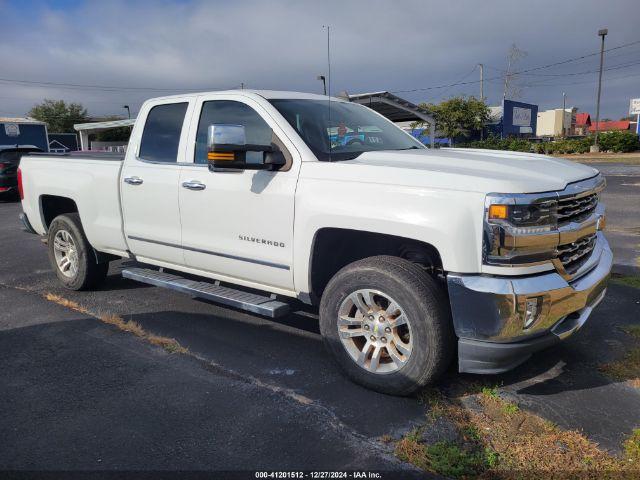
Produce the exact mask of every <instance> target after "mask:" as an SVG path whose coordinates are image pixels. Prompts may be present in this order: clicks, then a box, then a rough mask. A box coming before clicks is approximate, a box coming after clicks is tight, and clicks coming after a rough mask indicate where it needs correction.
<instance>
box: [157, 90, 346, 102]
mask: <svg viewBox="0 0 640 480" xmlns="http://www.w3.org/2000/svg"><path fill="white" fill-rule="evenodd" d="M210 93H234V94H242V95H248V96H252V95H257V96H260V97H262V98H266V99H268V100H271V99H276V98H278V99H283V98H291V99H306V100H326V99H327V98H328V97H327V96H326V95H318V94H316V93H306V92H289V91H279V90H251V89H246V88H245V89H242V90H239V89H238V90H211V91H208V92H193V93H191V92H189V93H185V94H180V95H168V96H166V97H155V98H154V100H158V99H165V98H184V97H196V96H198V95H207V94H210ZM331 100H332V101H333V100H335V101H336V102H344V101H345V100H344V99H341V98H337V97H331Z"/></svg>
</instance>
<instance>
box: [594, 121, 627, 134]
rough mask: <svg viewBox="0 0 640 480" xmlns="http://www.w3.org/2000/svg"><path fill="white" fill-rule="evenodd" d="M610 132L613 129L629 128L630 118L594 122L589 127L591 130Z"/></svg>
mask: <svg viewBox="0 0 640 480" xmlns="http://www.w3.org/2000/svg"><path fill="white" fill-rule="evenodd" d="M596 129H597V130H598V131H599V132H610V131H613V130H629V120H618V121H613V122H597V123H596V122H593V123H592V124H591V126H590V127H589V131H590V132H595V131H596Z"/></svg>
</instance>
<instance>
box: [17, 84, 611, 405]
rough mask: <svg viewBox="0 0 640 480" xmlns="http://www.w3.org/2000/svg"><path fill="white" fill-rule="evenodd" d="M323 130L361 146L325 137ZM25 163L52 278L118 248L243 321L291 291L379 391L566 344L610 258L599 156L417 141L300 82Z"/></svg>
mask: <svg viewBox="0 0 640 480" xmlns="http://www.w3.org/2000/svg"><path fill="white" fill-rule="evenodd" d="M336 125H344V127H345V128H346V129H348V131H352V132H363V135H364V141H362V142H352V143H350V144H347V143H344V142H335V141H333V139H332V138H331V137H332V135H334V131H335V126H336ZM341 128H342V127H341ZM20 172H21V192H22V207H23V212H24V213H23V214H22V220H23V222H24V225H25V228H26V229H27V230H30V231H32V232H35V233H37V234H38V235H42V236H47V238H48V249H49V258H50V259H51V264H52V266H53V268H54V270H55V272H56V274H57V276H58V278H59V280H60V282H61V283H62V284H63V285H65V286H66V287H68V288H70V289H74V290H82V289H91V288H96V287H98V286H99V285H100V283H101V282H102V281H103V280H104V279H105V276H106V275H107V269H108V264H109V262H110V261H111V260H114V259H116V258H121V257H123V258H128V259H134V260H137V262H138V263H139V264H140V265H141V266H133V267H127V268H125V269H124V271H123V275H124V276H125V277H127V278H130V279H133V280H137V281H141V282H146V283H149V284H152V285H157V286H159V287H165V288H170V289H174V290H177V291H180V292H184V293H188V294H190V295H193V296H197V297H204V298H208V299H211V300H215V301H218V302H220V303H222V304H225V305H229V306H233V307H236V308H240V309H244V310H246V311H250V312H253V313H257V314H262V315H267V316H271V317H277V316H280V315H285V314H286V313H287V311H288V308H289V305H288V299H294V298H297V299H300V300H302V301H303V302H307V303H309V304H313V305H316V306H318V308H319V318H320V330H321V333H322V336H323V338H324V340H325V342H326V345H327V347H328V350H329V351H330V352H331V353H332V354H333V355H334V357H335V358H336V360H337V362H338V364H339V365H340V366H341V367H342V368H343V369H344V371H345V372H346V373H347V374H348V375H349V376H350V377H351V378H352V379H354V380H355V381H357V382H359V383H361V384H362V385H365V386H367V387H369V388H372V389H375V390H378V391H381V392H386V393H392V394H408V393H410V392H414V391H415V390H417V389H419V388H421V387H422V386H424V385H426V384H428V383H430V382H434V381H436V380H437V379H438V378H439V377H440V375H441V374H442V373H443V372H444V371H445V369H446V368H447V367H448V365H449V364H450V362H451V360H452V358H453V357H454V355H456V354H457V357H458V358H457V361H458V369H459V371H461V372H473V373H498V372H503V371H505V370H508V369H511V368H513V367H515V366H516V365H519V364H520V363H522V362H523V361H525V360H526V359H527V358H529V356H530V355H531V354H532V353H533V352H534V351H537V350H539V349H541V348H544V347H546V346H548V345H551V344H554V343H556V342H558V341H561V340H563V339H565V338H567V337H569V336H570V335H572V334H573V333H575V332H576V331H577V330H578V329H579V328H580V327H582V325H583V324H584V323H585V321H586V320H587V318H588V317H589V315H590V313H591V312H592V310H593V309H594V308H595V307H596V305H598V303H599V302H600V301H601V300H602V298H603V296H604V294H605V289H606V285H607V280H608V278H609V272H610V269H611V264H612V254H611V250H610V248H609V245H608V243H607V240H606V239H605V237H604V235H603V233H602V231H601V230H602V228H603V227H604V219H605V217H604V206H603V205H602V203H601V202H600V195H599V194H600V192H601V191H602V189H603V188H604V186H605V180H604V178H603V177H602V176H601V175H600V174H599V173H598V171H597V170H596V169H594V168H591V167H589V166H585V165H580V164H577V163H572V162H569V161H565V160H561V159H555V158H550V157H545V156H542V155H535V154H528V153H526V154H525V153H516V152H503V151H490V150H464V149H442V150H430V149H427V148H425V147H424V146H423V145H422V144H421V143H420V142H419V141H417V140H416V139H414V138H413V137H412V136H411V135H409V134H407V133H405V132H404V131H402V130H401V129H400V128H398V127H396V126H395V125H394V124H393V123H391V122H389V121H388V120H387V119H385V118H384V117H382V116H381V115H379V114H377V113H376V112H374V111H372V110H370V109H368V108H367V107H365V106H362V105H357V104H354V103H349V102H347V101H342V100H340V99H335V100H333V99H332V101H331V102H328V101H327V97H322V96H316V95H310V94H302V93H291V92H266V91H247V90H242V91H228V92H212V93H205V94H190V95H179V96H172V97H164V98H158V99H153V100H149V101H147V102H146V103H145V104H144V105H143V107H142V109H141V111H140V114H139V116H138V118H137V120H136V124H135V126H134V127H133V131H132V135H131V139H130V142H129V148H128V150H127V152H126V154H124V155H108V154H94V155H90V154H83V155H75V156H64V155H62V156H57V155H50V154H32V155H28V156H26V157H23V159H22V162H21V165H20ZM164 269H169V271H166V270H164ZM182 272H183V273H184V276H183V273H182ZM194 276H195V277H198V278H197V279H194ZM256 291H258V292H264V293H256ZM294 340H295V339H293V338H292V341H294ZM456 344H457V345H456ZM594 348H597V347H596V346H594ZM275 354H277V352H276V353H275Z"/></svg>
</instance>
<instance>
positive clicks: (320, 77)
mask: <svg viewBox="0 0 640 480" xmlns="http://www.w3.org/2000/svg"><path fill="white" fill-rule="evenodd" d="M318 80H321V81H322V88H323V91H324V94H325V95H326V94H327V79H326V78H325V77H324V75H318Z"/></svg>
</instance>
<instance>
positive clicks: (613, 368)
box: [599, 347, 640, 387]
mask: <svg viewBox="0 0 640 480" xmlns="http://www.w3.org/2000/svg"><path fill="white" fill-rule="evenodd" d="M599 369H600V371H601V372H603V373H604V374H605V375H607V376H609V377H611V378H613V379H614V380H618V381H626V380H629V381H631V384H632V385H634V386H637V387H640V347H636V348H633V349H632V350H630V351H628V352H627V353H625V355H624V357H622V358H621V359H620V360H616V361H615V362H610V363H605V364H604V365H601V366H600V367H599Z"/></svg>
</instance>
